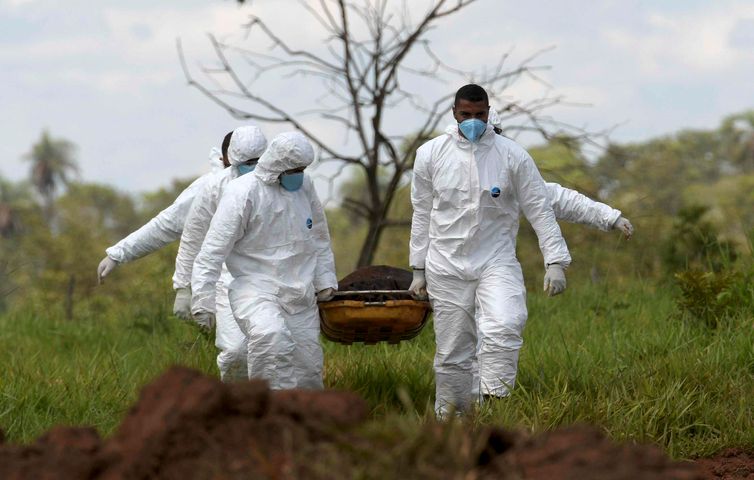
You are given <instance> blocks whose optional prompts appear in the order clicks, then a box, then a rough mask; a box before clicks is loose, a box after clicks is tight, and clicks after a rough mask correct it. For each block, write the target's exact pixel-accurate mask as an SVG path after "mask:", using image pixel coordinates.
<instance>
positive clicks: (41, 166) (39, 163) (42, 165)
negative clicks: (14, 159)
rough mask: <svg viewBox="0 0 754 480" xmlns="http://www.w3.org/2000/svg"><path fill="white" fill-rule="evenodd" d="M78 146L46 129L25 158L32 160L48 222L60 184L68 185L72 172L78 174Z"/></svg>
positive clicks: (50, 218)
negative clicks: (51, 135)
mask: <svg viewBox="0 0 754 480" xmlns="http://www.w3.org/2000/svg"><path fill="white" fill-rule="evenodd" d="M75 149H76V146H75V145H74V144H73V143H71V142H69V141H68V140H64V139H54V138H52V137H50V134H49V133H48V132H47V131H46V130H45V131H43V132H42V138H40V139H39V141H38V142H37V143H35V144H34V145H32V147H31V152H29V153H27V154H26V155H25V156H24V158H25V159H26V160H29V161H31V182H32V184H33V185H34V187H35V188H36V189H37V192H39V194H40V195H41V196H42V199H43V201H44V211H45V218H46V219H47V221H48V223H49V222H50V221H51V220H52V216H53V210H52V205H53V200H54V198H55V191H56V190H57V188H58V186H59V185H60V184H64V185H68V183H69V181H70V176H71V174H75V175H77V174H78V171H79V169H78V165H76V161H75V160H74V159H73V152H74V150H75Z"/></svg>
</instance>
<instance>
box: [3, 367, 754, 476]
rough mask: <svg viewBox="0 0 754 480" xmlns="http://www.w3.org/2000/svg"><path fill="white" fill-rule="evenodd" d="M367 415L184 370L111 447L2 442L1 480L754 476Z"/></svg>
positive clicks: (328, 399)
mask: <svg viewBox="0 0 754 480" xmlns="http://www.w3.org/2000/svg"><path fill="white" fill-rule="evenodd" d="M366 416H367V405H366V404H365V402H364V401H363V400H362V399H360V398H359V397H357V396H356V395H355V394H352V393H347V392H335V391H321V392H312V391H296V390H292V391H283V392H271V391H269V390H268V389H267V387H266V385H265V384H264V383H263V382H241V383H236V384H231V385H227V384H223V383H221V382H219V381H218V380H216V379H214V378H211V377H207V376H204V375H202V374H201V373H199V372H196V371H193V370H189V369H186V368H182V367H174V368H172V369H170V370H168V371H167V372H166V373H165V374H164V375H162V376H161V377H160V378H158V379H156V380H155V381H154V382H153V383H152V384H150V385H148V386H147V387H145V388H144V389H143V390H142V392H141V395H140V398H139V401H138V402H137V404H136V405H135V406H134V407H133V408H132V409H131V410H130V412H129V413H128V415H127V416H126V418H125V420H124V421H123V423H122V424H121V426H120V427H119V429H118V430H117V431H116V433H115V434H114V435H113V436H112V437H110V438H108V439H102V438H100V436H99V435H98V434H97V432H96V431H95V430H94V429H92V428H85V427H84V428H80V427H56V428H53V429H52V430H50V431H49V432H48V433H47V434H45V435H43V436H42V437H40V438H39V439H38V440H37V441H36V442H34V443H32V444H30V445H10V444H2V445H0V478H2V479H7V480H16V479H41V480H53V479H54V480H58V479H66V480H79V479H81V480H84V479H86V480H94V479H97V480H104V479H134V480H135V479H181V480H187V479H242V478H243V479H250V478H251V479H257V478H260V479H261V478H265V479H330V478H335V479H339V478H355V477H358V478H417V479H425V478H426V479H430V478H433V479H434V478H459V479H460V478H463V479H487V478H489V479H492V478H499V479H548V480H549V479H580V480H590V479H603V480H617V479H626V480H628V479H632V480H642V479H658V480H659V479H704V478H720V479H751V478H754V474H752V472H754V469H753V468H754V467H753V465H754V461H753V459H752V456H750V455H746V454H744V453H743V452H741V451H729V452H726V453H725V454H724V455H723V456H722V457H720V458H719V459H703V460H700V461H698V462H697V463H691V462H675V461H671V460H670V459H668V458H667V457H666V456H665V455H664V454H663V453H662V451H661V450H660V449H659V448H657V447H653V446H641V445H620V444H616V443H614V442H611V441H609V440H608V439H606V438H605V437H604V435H603V434H602V433H600V432H599V431H597V430H596V429H594V428H590V427H571V428H566V429H562V430H558V431H554V432H549V433H546V434H542V435H537V436H528V435H525V434H522V433H514V432H507V431H503V430H500V429H491V428H483V429H479V428H477V429H472V428H471V427H469V426H467V425H464V424H461V423H457V422H454V423H450V424H441V423H428V424H424V425H422V426H419V427H418V428H417V427H416V426H407V424H406V422H405V421H401V422H400V423H395V425H391V424H390V425H382V426H380V425H378V424H376V422H366V421H365V420H366ZM386 421H388V420H386ZM1 439H2V435H1V434H0V442H1V441H2V440H1Z"/></svg>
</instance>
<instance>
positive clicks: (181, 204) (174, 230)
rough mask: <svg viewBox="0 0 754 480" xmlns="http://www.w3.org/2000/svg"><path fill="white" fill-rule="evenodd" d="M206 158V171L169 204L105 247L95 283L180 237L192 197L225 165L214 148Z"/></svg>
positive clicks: (222, 157) (222, 158)
mask: <svg viewBox="0 0 754 480" xmlns="http://www.w3.org/2000/svg"><path fill="white" fill-rule="evenodd" d="M226 137H227V135H226ZM209 160H210V164H211V165H212V170H211V171H210V172H208V173H205V174H204V175H202V176H200V177H199V178H197V179H196V180H194V181H193V182H192V183H191V184H190V185H189V186H188V187H186V189H185V190H184V191H183V192H181V194H180V195H178V198H176V199H175V201H174V202H173V203H172V204H171V205H170V206H169V207H167V208H166V209H164V210H163V211H161V212H160V213H158V214H157V216H155V217H154V218H152V219H151V220H150V221H149V222H147V223H146V224H145V225H144V226H142V227H141V228H139V229H138V230H136V231H135V232H132V233H131V234H129V235H128V236H127V237H126V238H124V239H122V240H121V241H119V242H118V243H116V244H115V245H113V246H112V247H109V248H107V249H106V250H105V253H106V254H107V256H105V258H103V259H102V261H101V262H100V263H99V265H98V266H97V280H98V282H99V283H102V282H103V281H104V279H105V277H106V276H107V275H109V274H110V272H112V271H113V270H114V269H115V267H117V266H118V265H120V264H121V263H127V262H132V261H134V260H137V259H139V258H141V257H144V256H146V255H149V254H150V253H152V252H155V251H157V250H159V249H161V248H162V247H164V246H165V245H167V244H169V243H172V242H173V241H175V240H178V239H179V238H180V237H181V233H182V232H183V224H184V222H185V220H186V216H187V215H188V211H189V208H190V207H191V203H192V202H193V201H194V197H195V196H196V194H197V193H198V192H199V191H200V190H201V189H202V187H203V186H204V184H205V183H206V182H207V181H209V179H210V178H212V176H213V175H215V173H217V172H219V171H222V169H223V168H225V167H226V166H227V164H226V163H225V159H224V155H223V156H221V155H220V152H219V151H218V150H217V148H213V149H212V150H211V151H210V155H209Z"/></svg>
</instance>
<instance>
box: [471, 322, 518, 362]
mask: <svg viewBox="0 0 754 480" xmlns="http://www.w3.org/2000/svg"><path fill="white" fill-rule="evenodd" d="M523 343H524V339H523V326H520V327H519V326H518V325H498V326H496V327H495V328H489V329H486V330H485V331H484V332H480V338H479V354H480V355H483V354H485V353H493V352H497V351H509V350H519V349H521V346H522V345H523Z"/></svg>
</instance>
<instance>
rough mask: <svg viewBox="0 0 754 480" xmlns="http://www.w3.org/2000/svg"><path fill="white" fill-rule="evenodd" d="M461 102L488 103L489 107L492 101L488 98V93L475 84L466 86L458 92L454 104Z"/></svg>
mask: <svg viewBox="0 0 754 480" xmlns="http://www.w3.org/2000/svg"><path fill="white" fill-rule="evenodd" d="M459 100H468V101H469V102H486V103H487V104H488V105H489V103H490V99H489V97H488V96H487V92H486V91H485V90H484V89H483V88H482V87H480V86H479V85H476V84H474V83H470V84H468V85H464V86H463V87H461V88H459V89H458V91H457V92H456V99H455V101H454V102H453V104H454V105H457V104H458V101H459Z"/></svg>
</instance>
